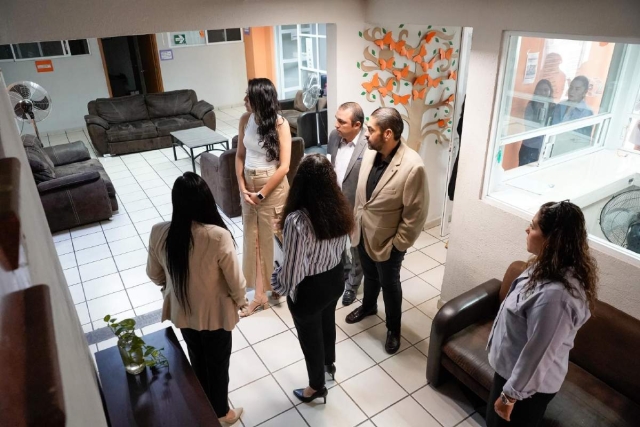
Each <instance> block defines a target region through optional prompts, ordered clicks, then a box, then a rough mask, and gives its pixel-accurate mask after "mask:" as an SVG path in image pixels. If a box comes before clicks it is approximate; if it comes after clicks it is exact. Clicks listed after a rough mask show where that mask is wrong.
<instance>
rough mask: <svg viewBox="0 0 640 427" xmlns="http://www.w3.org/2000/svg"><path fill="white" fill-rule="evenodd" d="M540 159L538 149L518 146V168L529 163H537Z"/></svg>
mask: <svg viewBox="0 0 640 427" xmlns="http://www.w3.org/2000/svg"><path fill="white" fill-rule="evenodd" d="M539 157H540V149H539V148H531V147H527V146H526V145H522V146H520V152H519V153H518V166H524V165H528V164H529V163H533V162H537V161H538V158H539Z"/></svg>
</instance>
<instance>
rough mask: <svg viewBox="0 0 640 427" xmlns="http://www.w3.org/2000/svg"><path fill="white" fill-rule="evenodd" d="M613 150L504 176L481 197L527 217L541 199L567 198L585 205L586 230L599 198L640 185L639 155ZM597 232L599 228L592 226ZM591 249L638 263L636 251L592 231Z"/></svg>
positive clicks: (500, 207) (510, 211)
mask: <svg viewBox="0 0 640 427" xmlns="http://www.w3.org/2000/svg"><path fill="white" fill-rule="evenodd" d="M624 154H627V155H626V156H624V157H623V156H621V155H620V154H619V152H618V151H617V150H598V151H597V152H594V153H591V154H588V155H585V156H581V157H579V158H576V159H572V160H569V161H567V162H563V163H561V164H557V165H553V166H550V167H547V168H544V169H541V170H537V171H534V172H531V173H529V174H526V175H519V176H515V177H508V176H505V178H506V179H505V180H504V182H503V183H502V185H501V186H500V188H499V189H498V190H497V191H493V192H491V193H490V194H489V195H488V196H486V197H485V198H484V201H485V202H486V203H488V204H490V205H492V206H494V207H497V208H499V209H501V210H504V211H506V212H509V213H511V214H513V215H516V216H518V217H520V218H523V219H525V220H527V221H529V220H531V217H532V216H533V215H535V213H536V212H537V211H538V209H539V208H540V205H542V204H543V203H545V202H548V201H558V200H565V199H570V200H571V201H572V202H574V203H575V204H577V205H578V206H580V208H582V209H585V208H589V209H590V212H591V213H589V214H587V213H586V212H585V218H586V219H587V222H588V224H587V225H588V226H589V224H590V226H589V230H590V231H594V228H595V227H597V224H598V223H597V219H594V218H592V217H593V212H592V211H593V209H594V206H595V205H596V204H597V203H602V200H603V199H608V198H609V197H610V196H612V195H613V194H615V193H617V192H619V191H621V190H624V189H625V188H627V187H629V186H630V185H631V184H632V183H633V185H636V186H640V155H631V154H632V153H624ZM596 233H600V230H599V229H598V230H596ZM589 241H590V245H591V247H592V248H593V249H596V250H598V251H601V252H604V253H606V254H608V255H610V256H613V257H615V258H617V259H619V260H621V261H624V262H627V263H630V264H632V265H634V266H637V267H640V254H635V253H633V252H631V251H628V250H626V249H624V248H621V247H619V246H617V245H615V244H613V243H611V242H609V241H607V240H606V239H605V238H603V237H600V236H598V235H594V233H590V234H589Z"/></svg>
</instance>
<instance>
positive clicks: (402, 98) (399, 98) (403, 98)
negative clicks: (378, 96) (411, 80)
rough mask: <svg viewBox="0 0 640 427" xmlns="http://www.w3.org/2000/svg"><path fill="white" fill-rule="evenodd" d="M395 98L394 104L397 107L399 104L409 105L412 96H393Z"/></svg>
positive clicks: (393, 94)
mask: <svg viewBox="0 0 640 427" xmlns="http://www.w3.org/2000/svg"><path fill="white" fill-rule="evenodd" d="M391 95H392V96H393V103H394V104H395V105H398V104H402V105H407V104H408V103H409V98H411V94H407V95H403V96H400V95H396V94H395V93H392V94H391Z"/></svg>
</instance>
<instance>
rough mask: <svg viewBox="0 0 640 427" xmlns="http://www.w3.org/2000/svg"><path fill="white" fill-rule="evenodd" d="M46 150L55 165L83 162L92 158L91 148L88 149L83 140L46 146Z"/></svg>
mask: <svg viewBox="0 0 640 427" xmlns="http://www.w3.org/2000/svg"><path fill="white" fill-rule="evenodd" d="M44 151H45V152H46V153H47V155H48V156H49V157H50V158H51V160H52V161H53V165H54V166H62V165H68V164H69V163H76V162H82V161H85V160H89V159H90V158H91V156H90V155H89V150H87V147H85V146H84V144H83V143H82V141H76V142H72V143H70V144H61V145H53V146H51V147H44Z"/></svg>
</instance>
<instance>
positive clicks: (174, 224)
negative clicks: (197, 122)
mask: <svg viewBox="0 0 640 427" xmlns="http://www.w3.org/2000/svg"><path fill="white" fill-rule="evenodd" d="M171 202H172V203H173V215H172V217H171V225H170V226H169V232H168V233H167V239H166V242H165V250H166V253H167V269H168V270H169V275H170V276H171V280H172V282H173V289H174V292H175V293H176V298H178V302H179V303H180V306H181V307H182V309H183V310H184V311H185V312H187V313H190V312H191V304H190V303H189V287H188V282H189V255H190V253H191V249H192V248H193V234H192V233H191V225H192V224H193V223H194V222H196V223H201V224H213V225H217V226H218V227H222V228H224V229H225V230H227V231H229V229H228V228H227V226H226V225H225V223H224V221H223V220H222V217H221V216H220V213H219V212H218V207H217V206H216V201H215V199H214V198H213V194H211V190H210V189H209V186H208V185H207V183H206V182H205V181H204V179H202V178H201V177H200V176H199V175H197V174H195V173H193V172H185V173H184V174H183V175H182V176H180V177H178V178H177V179H176V182H175V183H174V184H173V190H171Z"/></svg>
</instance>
